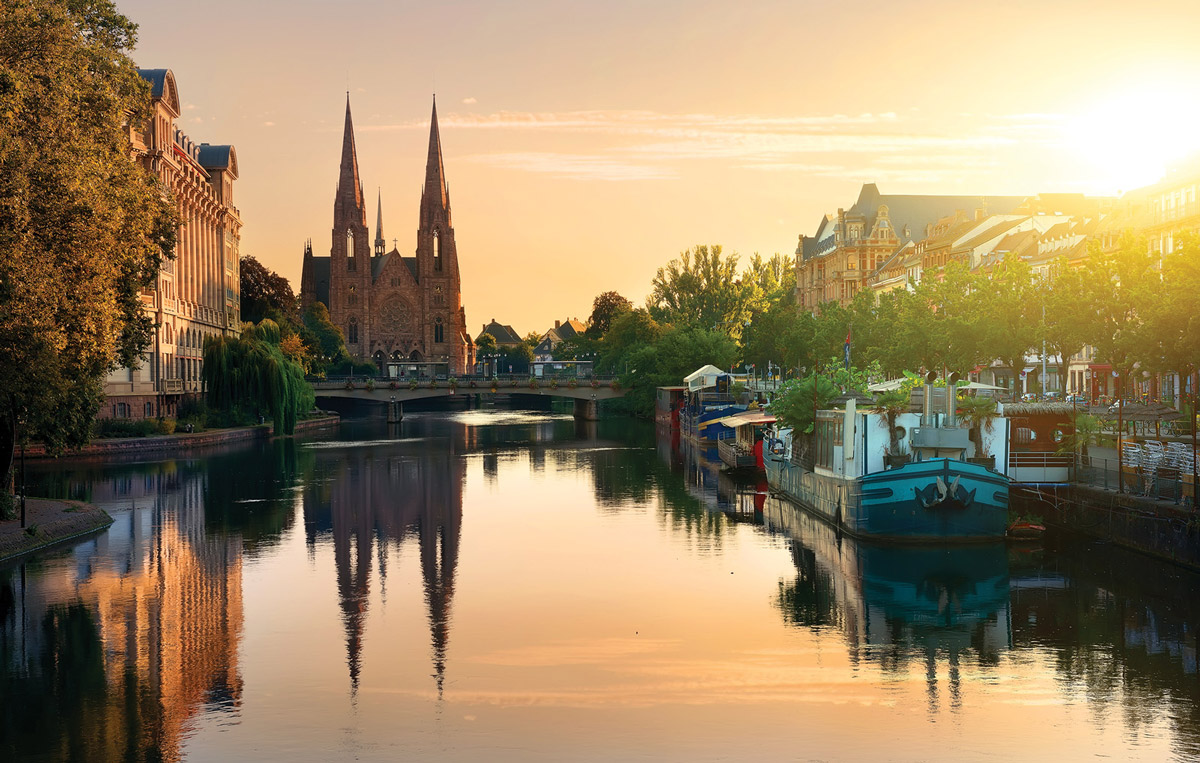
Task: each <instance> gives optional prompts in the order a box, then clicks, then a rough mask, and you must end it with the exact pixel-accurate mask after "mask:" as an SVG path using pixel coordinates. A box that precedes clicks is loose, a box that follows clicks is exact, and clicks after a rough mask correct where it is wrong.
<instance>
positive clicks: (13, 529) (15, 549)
mask: <svg viewBox="0 0 1200 763" xmlns="http://www.w3.org/2000/svg"><path fill="white" fill-rule="evenodd" d="M112 523H113V519H112V517H110V516H109V515H108V512H106V511H104V509H101V508H99V507H97V506H89V505H88V504H86V503H80V502H79V501H51V500H47V499H45V498H28V499H26V505H25V527H21V520H20V518H19V517H18V518H17V519H12V520H6V521H3V522H0V565H5V564H9V563H11V562H14V561H16V560H18V559H21V558H22V557H26V556H30V555H32V554H35V553H38V552H40V551H47V550H49V549H52V548H55V547H57V546H65V545H67V544H69V543H78V542H79V541H81V540H83V539H84V538H86V537H87V536H89V535H94V534H95V533H98V532H100V531H101V530H104V529H105V528H107V527H108V526H109V525H111V524H112Z"/></svg>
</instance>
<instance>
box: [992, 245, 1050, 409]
mask: <svg viewBox="0 0 1200 763" xmlns="http://www.w3.org/2000/svg"><path fill="white" fill-rule="evenodd" d="M987 288H988V299H987V306H986V307H985V308H984V310H983V315H984V316H986V318H987V322H986V324H985V325H986V327H987V330H986V332H981V333H983V334H984V338H985V339H986V342H987V347H988V348H989V349H990V350H991V352H990V353H989V354H990V355H991V356H992V357H995V358H998V359H999V360H1000V362H1001V363H1003V364H1004V365H1006V366H1008V367H1009V368H1011V369H1012V373H1013V389H1012V392H1013V396H1014V397H1015V396H1017V395H1018V394H1020V393H1019V390H1018V389H1017V380H1018V379H1020V374H1021V372H1022V371H1024V370H1025V356H1026V355H1028V354H1029V352H1030V351H1032V350H1033V349H1034V348H1035V346H1036V345H1037V342H1038V339H1039V327H1040V326H1041V323H1042V304H1041V292H1040V290H1039V289H1038V287H1037V286H1036V285H1035V284H1034V281H1033V270H1032V269H1031V268H1030V267H1029V265H1028V263H1026V262H1024V261H1022V260H1021V259H1020V258H1018V257H1017V256H1016V255H1012V254H1010V255H1008V256H1006V257H1005V258H1004V261H1003V262H1001V263H1000V264H998V265H997V266H996V269H995V270H994V271H993V272H992V275H991V279H990V282H989V283H988V284H987Z"/></svg>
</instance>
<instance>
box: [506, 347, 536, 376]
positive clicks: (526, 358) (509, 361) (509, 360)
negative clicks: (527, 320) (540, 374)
mask: <svg viewBox="0 0 1200 763" xmlns="http://www.w3.org/2000/svg"><path fill="white" fill-rule="evenodd" d="M501 352H502V353H503V354H504V360H503V363H505V364H506V365H507V366H508V367H509V368H510V369H511V370H512V372H513V373H514V374H523V373H528V372H529V365H530V364H531V363H533V347H530V346H529V342H527V341H526V342H521V343H520V344H518V345H516V346H513V347H504V348H502V349H501Z"/></svg>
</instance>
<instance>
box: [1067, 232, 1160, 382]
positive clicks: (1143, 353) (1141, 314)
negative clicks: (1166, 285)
mask: <svg viewBox="0 0 1200 763" xmlns="http://www.w3.org/2000/svg"><path fill="white" fill-rule="evenodd" d="M1091 259H1092V262H1093V272H1094V273H1095V281H1094V282H1093V283H1094V287H1095V288H1094V290H1093V291H1092V299H1091V300H1090V302H1089V303H1088V304H1085V305H1082V306H1081V310H1082V311H1086V313H1087V316H1088V320H1089V322H1090V323H1091V325H1092V326H1093V330H1092V334H1091V341H1090V344H1091V345H1092V346H1093V347H1095V348H1096V354H1097V356H1098V358H1099V359H1100V360H1101V361H1103V362H1107V363H1110V364H1111V365H1112V367H1113V370H1115V371H1117V372H1118V373H1120V374H1121V376H1122V380H1125V379H1127V378H1128V376H1129V373H1130V372H1131V371H1132V370H1133V368H1134V365H1135V364H1137V363H1138V362H1139V361H1150V360H1152V359H1153V346H1154V341H1153V335H1152V328H1151V326H1150V325H1149V324H1148V320H1149V319H1151V318H1152V316H1153V315H1154V312H1155V311H1154V304H1155V301H1156V299H1157V293H1158V291H1159V290H1161V289H1162V281H1161V279H1160V277H1159V273H1158V271H1157V267H1156V266H1157V262H1156V261H1155V257H1154V255H1152V254H1150V252H1149V250H1148V248H1147V246H1146V242H1145V240H1144V239H1142V238H1139V237H1135V236H1132V235H1125V236H1123V237H1122V239H1121V241H1120V245H1119V246H1118V248H1117V249H1116V250H1115V251H1113V252H1103V251H1101V250H1100V248H1099V245H1098V244H1097V243H1096V242H1093V246H1092V258H1091Z"/></svg>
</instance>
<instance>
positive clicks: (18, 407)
mask: <svg viewBox="0 0 1200 763" xmlns="http://www.w3.org/2000/svg"><path fill="white" fill-rule="evenodd" d="M135 32H136V26H135V25H134V24H133V23H132V22H131V21H129V19H127V18H125V17H124V16H122V15H121V14H119V13H118V12H117V10H116V8H115V7H114V6H113V5H112V3H110V2H107V0H88V1H87V2H85V1H84V0H68V1H67V2H55V1H53V0H7V1H6V2H5V3H4V12H3V14H0V252H3V256H2V257H0V475H2V477H3V481H4V487H5V488H8V489H10V490H11V484H12V478H11V472H12V456H13V452H14V447H15V443H16V441H17V439H18V438H20V439H27V438H34V439H38V440H41V441H42V442H44V443H45V444H46V447H47V448H48V449H49V451H50V452H59V451H61V450H62V449H64V448H66V447H73V446H80V445H83V444H84V443H85V442H86V441H87V439H88V436H89V433H90V426H91V422H92V419H93V418H94V416H95V414H96V412H97V410H98V408H99V406H100V404H101V402H102V401H103V395H104V378H105V375H106V374H107V373H108V372H109V371H110V370H113V369H115V368H117V367H120V366H122V365H137V363H138V362H139V359H140V357H141V355H142V353H143V351H144V350H145V348H146V346H147V344H148V343H149V341H150V339H151V337H152V336H153V332H154V324H153V322H152V321H151V319H150V317H149V316H147V315H146V314H145V313H144V312H143V309H142V304H141V300H140V298H139V293H140V291H141V290H142V289H143V288H146V287H148V286H150V285H151V284H153V283H154V280H155V278H156V277H157V273H158V270H159V267H160V265H161V263H162V260H163V258H164V257H167V256H169V255H170V254H171V253H172V252H173V250H174V246H175V228H176V218H175V212H174V206H173V204H172V203H171V201H170V199H169V198H168V195H167V191H166V190H165V189H164V188H163V187H162V186H161V184H160V183H159V181H158V179H157V177H156V176H154V175H152V174H150V173H148V172H146V171H145V170H143V169H142V167H141V166H140V165H139V164H137V163H136V162H134V161H131V160H130V157H131V156H132V145H131V142H130V135H129V133H130V128H131V126H132V128H133V129H135V130H136V129H140V126H141V125H143V124H144V123H145V120H146V119H147V117H148V114H149V105H150V92H149V85H148V83H146V81H145V80H143V79H142V78H141V77H140V76H139V75H138V73H137V69H136V67H135V65H134V63H133V61H132V60H130V58H129V56H128V51H129V50H131V49H132V48H133V45H134V42H135V39H136V35H135Z"/></svg>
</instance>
